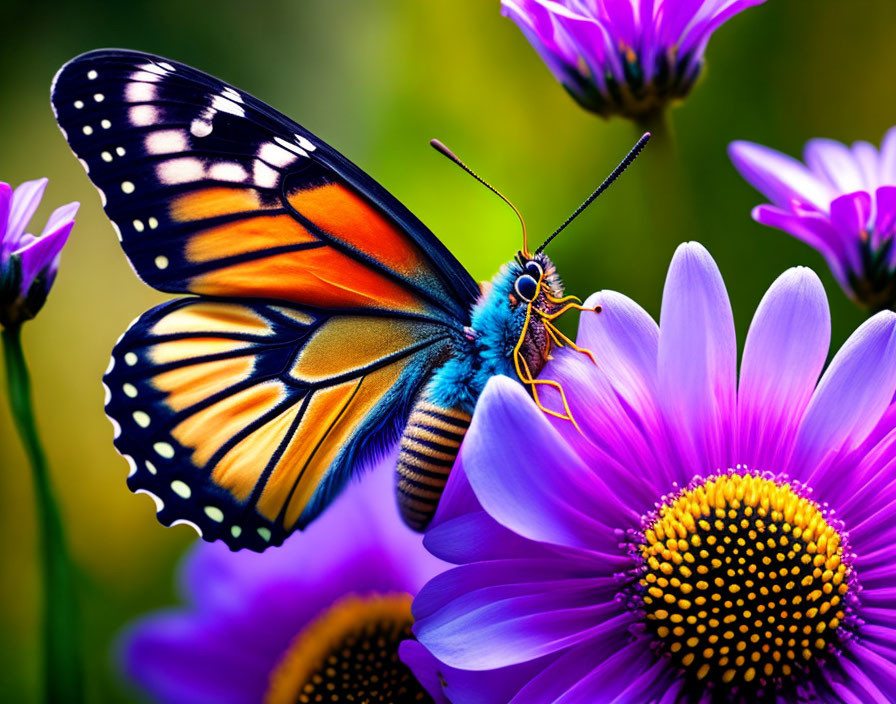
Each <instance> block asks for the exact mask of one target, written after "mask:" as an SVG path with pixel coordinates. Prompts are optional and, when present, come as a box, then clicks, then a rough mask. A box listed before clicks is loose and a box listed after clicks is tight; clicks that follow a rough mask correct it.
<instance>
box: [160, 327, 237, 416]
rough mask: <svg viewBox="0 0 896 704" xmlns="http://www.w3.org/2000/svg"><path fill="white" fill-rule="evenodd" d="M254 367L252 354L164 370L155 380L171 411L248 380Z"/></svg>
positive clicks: (188, 405) (187, 406) (180, 409)
mask: <svg viewBox="0 0 896 704" xmlns="http://www.w3.org/2000/svg"><path fill="white" fill-rule="evenodd" d="M190 342H192V341H190ZM253 366H254V359H253V358H252V357H234V358H232V359H221V360H216V361H213V362H200V363H199V364H192V365H190V366H186V367H179V368H177V369H172V370H171V371H169V372H162V373H161V374H159V375H158V376H157V377H155V378H154V379H153V382H152V383H153V386H155V387H156V388H157V389H159V390H161V391H165V392H166V393H167V394H168V395H167V397H166V398H165V403H166V404H167V405H168V407H169V408H171V410H172V411H183V410H185V409H187V408H190V407H191V406H194V405H196V404H197V403H199V402H200V401H203V400H205V399H207V398H209V397H211V396H214V395H215V394H217V393H220V392H221V391H224V390H226V389H228V388H230V387H231V386H233V384H234V382H235V381H236V380H239V379H248V378H249V376H250V375H251V374H252V368H253Z"/></svg>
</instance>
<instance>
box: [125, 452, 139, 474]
mask: <svg viewBox="0 0 896 704" xmlns="http://www.w3.org/2000/svg"><path fill="white" fill-rule="evenodd" d="M122 457H124V458H125V459H126V460H127V461H128V476H129V477H133V476H134V475H135V474H136V473H137V463H136V462H134V458H133V457H131V456H130V455H122Z"/></svg>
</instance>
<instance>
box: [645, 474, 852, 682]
mask: <svg viewBox="0 0 896 704" xmlns="http://www.w3.org/2000/svg"><path fill="white" fill-rule="evenodd" d="M845 545H846V540H845V536H844V535H843V534H842V533H841V532H840V531H839V530H838V528H837V527H836V524H834V525H832V523H831V522H829V521H828V519H827V517H826V515H825V513H824V511H823V510H822V509H821V508H820V507H819V506H818V505H817V504H816V503H814V502H813V501H811V500H810V499H808V498H806V496H805V495H803V493H801V490H800V489H799V488H795V487H794V486H793V485H791V484H790V483H787V482H785V481H783V480H781V479H779V478H769V477H768V476H767V475H759V474H754V473H738V472H731V473H728V474H724V475H717V476H713V477H710V478H709V479H699V480H695V483H693V484H692V485H691V486H690V487H689V488H688V489H686V490H684V491H682V492H679V493H678V494H675V495H673V496H671V497H668V498H667V499H666V500H665V501H664V502H663V504H662V505H661V507H660V508H659V510H658V511H657V512H656V513H655V514H653V515H652V516H651V517H650V518H649V519H648V520H647V522H646V525H645V530H644V532H643V536H642V542H641V544H640V545H639V546H638V554H639V555H640V558H641V560H642V561H643V569H642V573H641V578H640V580H639V583H638V594H639V596H640V601H641V604H642V608H643V610H644V613H645V616H646V624H647V627H648V630H649V631H651V632H652V634H653V636H654V637H655V639H656V642H657V644H658V646H659V647H660V649H661V650H663V651H665V653H666V654H668V655H669V656H670V657H671V658H672V659H673V660H674V661H675V662H677V664H678V665H679V666H680V667H682V668H683V669H684V670H685V671H686V672H687V673H688V675H689V676H690V677H691V678H693V680H696V681H698V682H705V683H710V682H715V683H717V684H725V685H729V684H730V685H732V686H735V685H739V686H741V687H747V688H757V689H759V688H765V687H766V686H767V685H768V684H769V683H770V682H773V681H780V680H782V679H783V678H787V677H789V676H790V675H791V674H792V673H793V672H794V670H795V669H797V668H805V667H808V666H809V665H810V664H811V663H813V661H816V660H818V659H820V658H822V657H824V655H825V654H826V653H827V651H828V650H829V649H830V648H831V647H832V645H835V644H836V643H837V642H838V640H839V637H840V634H839V630H840V628H841V625H842V624H843V622H844V619H845V618H846V615H847V606H846V603H847V596H848V594H849V592H850V589H851V584H852V581H851V578H852V576H853V575H852V568H851V565H850V564H849V560H848V559H847V557H846V554H845V551H844V547H845Z"/></svg>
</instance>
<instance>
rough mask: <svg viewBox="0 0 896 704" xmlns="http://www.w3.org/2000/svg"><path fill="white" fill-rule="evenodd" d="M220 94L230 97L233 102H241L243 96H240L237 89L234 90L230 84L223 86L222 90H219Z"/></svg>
mask: <svg viewBox="0 0 896 704" xmlns="http://www.w3.org/2000/svg"><path fill="white" fill-rule="evenodd" d="M221 95H223V96H224V97H225V98H230V99H231V100H232V101H234V102H235V103H242V102H243V96H241V95H240V94H239V93H238V92H237V91H235V90H234V89H233V88H231V87H230V86H227V87H226V88H224V90H222V91H221Z"/></svg>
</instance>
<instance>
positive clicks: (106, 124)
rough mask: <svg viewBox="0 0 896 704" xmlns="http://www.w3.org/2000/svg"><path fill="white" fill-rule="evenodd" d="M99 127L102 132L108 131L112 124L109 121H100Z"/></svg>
mask: <svg viewBox="0 0 896 704" xmlns="http://www.w3.org/2000/svg"><path fill="white" fill-rule="evenodd" d="M100 126H101V127H102V128H103V129H104V130H107V129H109V128H110V127H111V126H112V123H111V122H109V120H101V121H100Z"/></svg>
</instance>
